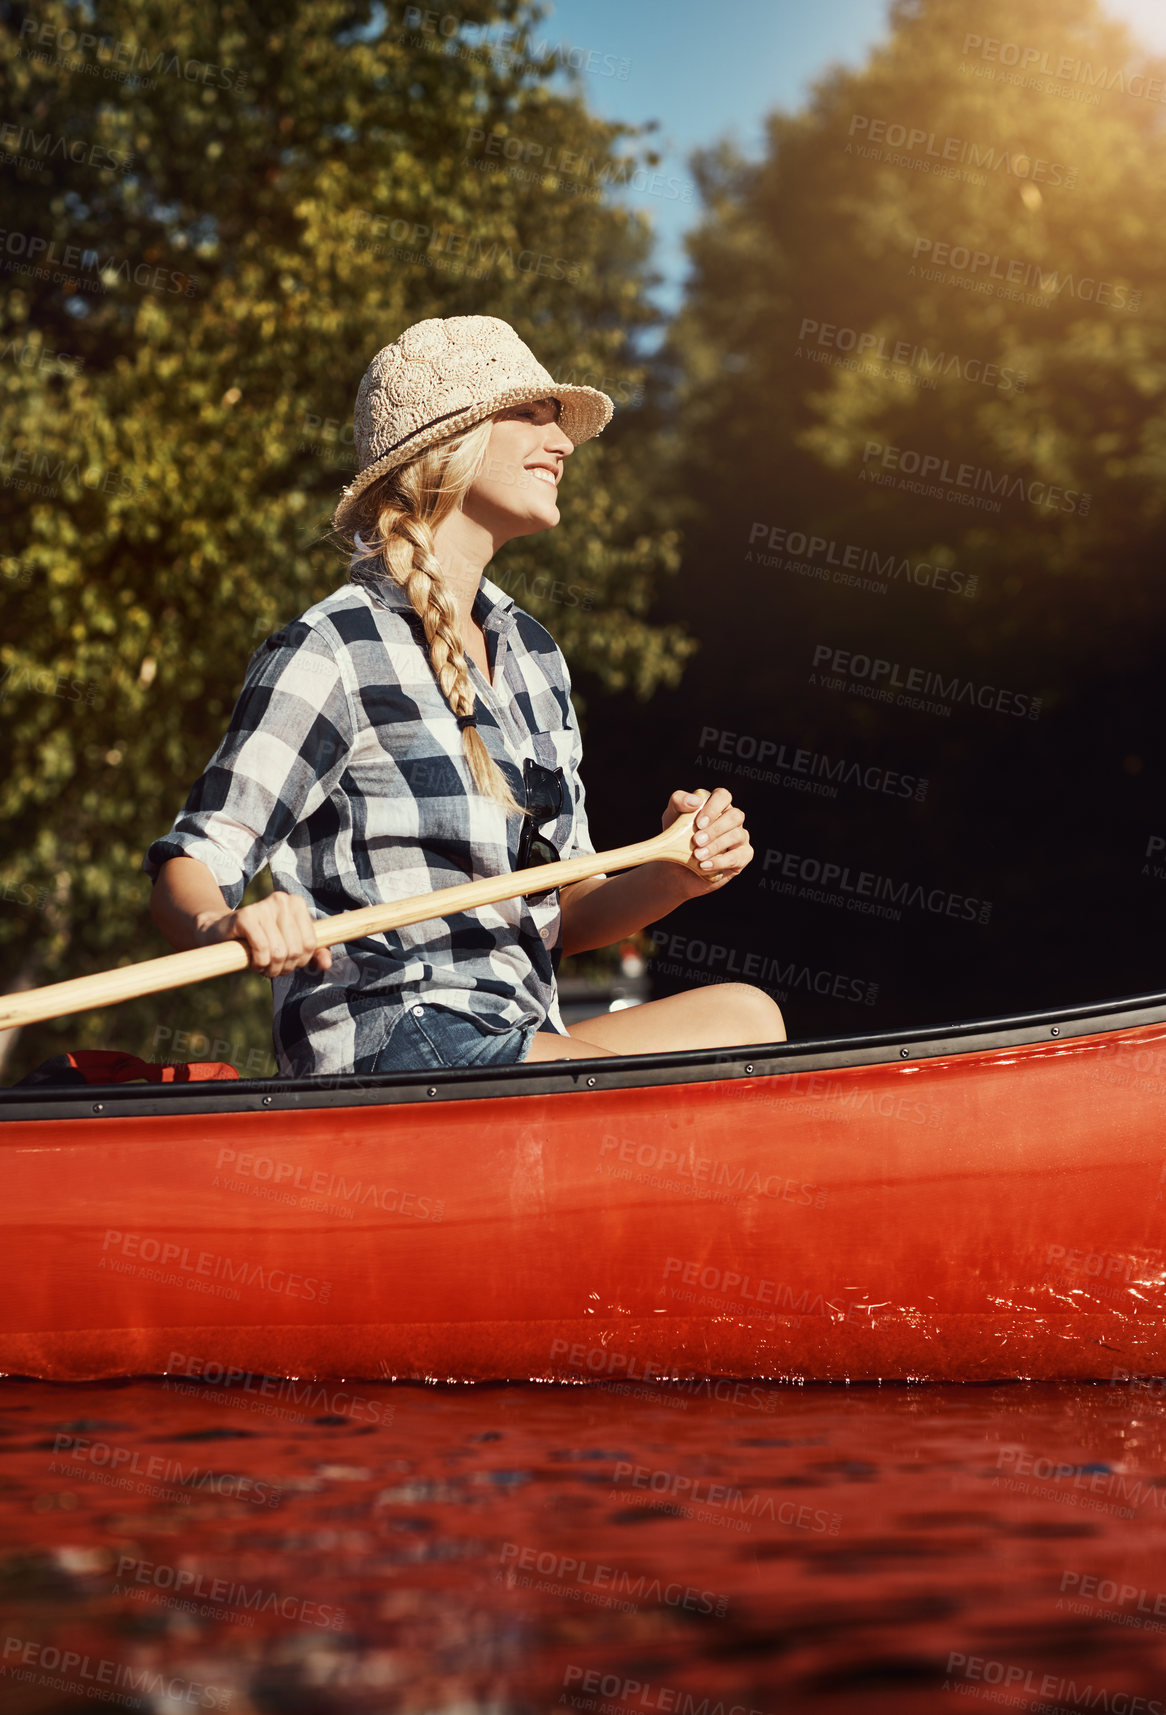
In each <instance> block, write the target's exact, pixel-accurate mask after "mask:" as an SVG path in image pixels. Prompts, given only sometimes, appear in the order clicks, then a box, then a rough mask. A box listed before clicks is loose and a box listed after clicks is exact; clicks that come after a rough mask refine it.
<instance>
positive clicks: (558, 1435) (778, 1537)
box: [0, 1377, 1166, 1715]
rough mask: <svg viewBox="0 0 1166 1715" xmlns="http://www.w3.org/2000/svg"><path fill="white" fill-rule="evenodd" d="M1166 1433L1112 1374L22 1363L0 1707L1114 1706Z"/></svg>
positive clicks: (9, 1394) (1150, 1641)
mask: <svg viewBox="0 0 1166 1715" xmlns="http://www.w3.org/2000/svg"><path fill="white" fill-rule="evenodd" d="M1164 1440H1166V1432H1164V1426H1163V1417H1162V1411H1161V1401H1160V1398H1159V1396H1158V1395H1157V1394H1156V1393H1154V1392H1153V1391H1149V1390H1147V1389H1131V1388H1128V1387H1114V1388H1110V1387H1106V1386H1104V1385H1098V1386H1092V1387H1081V1386H1061V1387H1058V1386H1041V1387H1028V1386H1022V1385H1019V1386H1018V1385H1012V1386H1007V1387H999V1388H971V1387H969V1388H958V1387H928V1388H922V1389H915V1390H912V1389H908V1388H902V1387H896V1388H888V1389H878V1388H872V1387H864V1388H850V1389H845V1388H826V1387H819V1388H805V1389H782V1388H776V1387H762V1386H754V1385H753V1384H750V1383H736V1382H721V1383H712V1382H701V1383H696V1382H693V1383H683V1384H674V1385H672V1386H661V1387H643V1388H636V1387H629V1386H628V1385H627V1384H623V1385H620V1386H615V1385H613V1386H610V1387H605V1386H602V1385H599V1386H586V1387H578V1388H567V1387H550V1386H545V1387H536V1386H523V1387H519V1386H507V1387H476V1388H444V1387H433V1388H426V1387H420V1386H402V1385H397V1386H391V1385H383V1386H381V1385H377V1384H370V1383H353V1384H337V1383H327V1384H322V1383H313V1384H307V1383H297V1384H291V1383H287V1382H276V1381H263V1380H262V1379H261V1378H258V1377H247V1378H243V1379H242V1380H241V1381H240V1380H236V1381H235V1382H234V1383H233V1385H232V1386H231V1387H229V1388H224V1387H219V1388H217V1389H209V1390H208V1389H203V1388H201V1387H199V1386H198V1385H196V1384H192V1383H182V1382H179V1381H175V1380H171V1381H169V1382H164V1381H158V1380H155V1381H135V1382H131V1383H127V1384H119V1383H103V1384H80V1385H68V1386H60V1385H57V1386H54V1385H51V1384H45V1383H32V1382H29V1383H21V1382H8V1383H5V1384H3V1385H2V1386H0V1457H2V1463H0V1506H2V1508H3V1519H4V1527H5V1528H4V1541H5V1545H6V1546H5V1551H4V1560H3V1568H2V1572H3V1577H2V1584H0V1588H2V1590H3V1597H4V1600H3V1606H2V1616H3V1624H2V1627H0V1666H2V1667H3V1673H2V1674H0V1679H2V1681H3V1685H2V1688H0V1707H2V1708H3V1709H4V1710H5V1711H6V1712H7V1711H9V1710H11V1711H13V1712H15V1715H26V1712H32V1711H45V1712H46V1715H47V1712H48V1711H52V1712H53V1715H62V1712H63V1711H66V1710H74V1709H81V1708H91V1707H93V1703H94V1701H95V1699H97V1698H101V1699H102V1700H113V1701H114V1706H115V1707H116V1706H117V1701H118V1700H120V1701H121V1702H122V1704H123V1706H125V1705H126V1704H130V1705H133V1704H134V1703H135V1700H136V1706H137V1707H139V1708H143V1709H147V1710H151V1711H169V1710H171V1709H173V1708H178V1707H184V1708H229V1709H230V1710H231V1711H232V1712H233V1715H250V1712H256V1715H258V1712H260V1711H269V1710H272V1711H273V1710H287V1711H295V1712H297V1715H317V1712H319V1715H324V1712H333V1711H336V1712H347V1711H354V1712H355V1711H361V1712H365V1711H368V1712H372V1711H381V1710H388V1709H393V1710H396V1709H402V1710H417V1711H434V1710H454V1709H456V1710H458V1711H466V1710H486V1709H490V1710H495V1711H522V1712H525V1711H538V1710H544V1709H580V1710H587V1711H591V1712H592V1715H606V1712H608V1711H610V1712H611V1715H624V1712H625V1711H626V1712H627V1715H636V1712H642V1711H645V1710H652V1711H674V1712H676V1715H718V1709H719V1710H720V1712H721V1715H730V1711H732V1710H734V1709H736V1710H737V1711H739V1712H742V1711H749V1710H759V1711H763V1712H765V1715H769V1712H776V1711H778V1710H781V1711H783V1712H784V1711H787V1710H789V1709H796V1708H801V1707H807V1708H808V1707H813V1708H814V1709H815V1710H819V1711H827V1712H829V1711H833V1710H861V1711H864V1712H865V1711H868V1710H869V1711H878V1712H882V1711H888V1712H890V1711H904V1710H906V1711H913V1710H924V1709H927V1710H930V1709H951V1710H954V1709H958V1708H960V1707H967V1706H971V1707H972V1708H975V1707H987V1706H988V1705H989V1704H991V1705H992V1706H993V1707H998V1706H999V1705H1000V1702H1001V1700H1003V1699H1007V1706H1010V1707H1016V1708H1036V1707H1037V1705H1038V1704H1041V1703H1044V1704H1049V1705H1054V1706H1057V1707H1060V1708H1066V1709H1076V1708H1094V1707H1096V1708H1109V1709H1116V1710H1121V1709H1123V1708H1127V1707H1130V1706H1129V1705H1127V1704H1126V1703H1125V1702H1124V1701H1123V1696H1122V1694H1125V1696H1126V1697H1132V1696H1134V1695H1140V1696H1142V1697H1144V1698H1148V1699H1153V1698H1155V1697H1160V1693H1161V1687H1162V1685H1163V1681H1164V1678H1166V1674H1164V1669H1166V1648H1164V1636H1163V1628H1164V1627H1166V1557H1164V1556H1163V1552H1162V1551H1163V1547H1164V1545H1166V1530H1164V1528H1163V1527H1164V1521H1166V1449H1164V1445H1163V1444H1164ZM1087 1687H1088V1688H1089V1692H1088V1695H1086V1688H1087ZM1103 1692H1104V1700H1103V1699H1102V1695H1101V1694H1102V1693H1103ZM1115 1699H1116V1701H1115ZM1151 1708H1152V1704H1151Z"/></svg>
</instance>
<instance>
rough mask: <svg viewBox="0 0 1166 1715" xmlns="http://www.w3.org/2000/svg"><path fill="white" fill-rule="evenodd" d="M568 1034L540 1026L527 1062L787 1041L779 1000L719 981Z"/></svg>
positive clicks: (591, 1021)
mask: <svg viewBox="0 0 1166 1715" xmlns="http://www.w3.org/2000/svg"><path fill="white" fill-rule="evenodd" d="M567 1028H568V1031H569V1032H570V1036H569V1037H562V1036H556V1035H555V1034H554V1032H553V1031H545V1030H540V1031H537V1032H536V1033H535V1037H534V1040H533V1042H532V1043H531V1047H530V1052H529V1053H528V1054H527V1056H526V1058H527V1059H528V1060H580V1059H586V1058H587V1057H588V1056H589V1055H592V1056H595V1057H597V1058H598V1057H600V1056H602V1055H605V1054H667V1053H671V1052H673V1051H674V1050H679V1049H682V1048H736V1047H747V1046H749V1045H751V1044H753V1043H764V1042H784V1041H785V1039H786V1037H785V1022H784V1020H783V1019H782V1016H781V1009H780V1007H779V1006H778V1005H777V1002H776V1001H774V1000H771V999H770V997H769V996H768V995H767V994H766V993H765V992H764V990H763V989H758V988H753V987H752V986H751V985H750V984H749V983H714V984H712V985H711V986H710V987H709V988H703V989H688V990H687V991H686V992H685V993H684V994H670V995H666V996H665V997H664V999H663V1000H649V1001H645V1002H644V1003H643V1005H641V1006H629V1007H625V1008H624V1009H623V1010H622V1011H620V1012H601V1013H599V1014H598V1015H597V1016H596V1017H595V1018H582V1019H580V1020H579V1022H578V1024H571V1025H568V1026H567Z"/></svg>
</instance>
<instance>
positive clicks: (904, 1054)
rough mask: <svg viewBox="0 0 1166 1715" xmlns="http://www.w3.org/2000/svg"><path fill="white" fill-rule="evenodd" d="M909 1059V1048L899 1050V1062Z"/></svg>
mask: <svg viewBox="0 0 1166 1715" xmlns="http://www.w3.org/2000/svg"><path fill="white" fill-rule="evenodd" d="M910 1058H911V1050H910V1049H909V1048H900V1049H899V1059H900V1060H909V1059H910Z"/></svg>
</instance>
